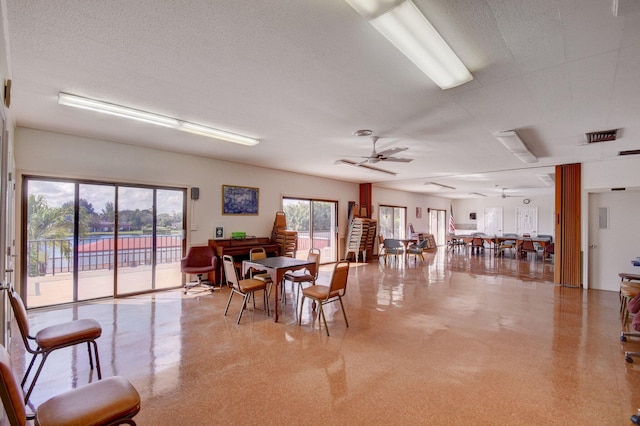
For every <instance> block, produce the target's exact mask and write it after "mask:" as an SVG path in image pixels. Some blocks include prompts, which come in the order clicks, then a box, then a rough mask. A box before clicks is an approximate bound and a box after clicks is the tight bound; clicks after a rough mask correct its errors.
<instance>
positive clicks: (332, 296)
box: [298, 260, 349, 336]
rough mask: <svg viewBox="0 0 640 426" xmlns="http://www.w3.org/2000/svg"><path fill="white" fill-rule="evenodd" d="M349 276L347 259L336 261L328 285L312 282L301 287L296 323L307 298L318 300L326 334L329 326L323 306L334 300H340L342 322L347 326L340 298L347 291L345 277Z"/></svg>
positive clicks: (299, 319) (299, 322)
mask: <svg viewBox="0 0 640 426" xmlns="http://www.w3.org/2000/svg"><path fill="white" fill-rule="evenodd" d="M348 278H349V261H347V260H341V261H339V262H338V263H336V265H335V267H334V268H333V275H332V277H331V283H330V284H329V286H326V285H319V284H314V285H312V286H310V287H306V288H303V289H302V301H301V302H300V313H299V315H298V325H300V324H301V322H302V307H303V306H304V299H305V298H309V299H311V300H313V301H314V302H318V305H320V312H319V313H318V316H319V317H320V316H322V321H323V322H324V328H325V329H326V331H327V336H328V335H329V327H328V326H327V319H326V317H325V315H324V308H323V306H324V305H326V304H328V303H331V302H335V301H336V300H337V301H339V302H340V307H341V308H342V316H344V322H345V323H346V324H347V327H349V321H347V314H346V313H345V311H344V304H343V303H342V298H343V297H344V295H345V294H346V292H347V279H348Z"/></svg>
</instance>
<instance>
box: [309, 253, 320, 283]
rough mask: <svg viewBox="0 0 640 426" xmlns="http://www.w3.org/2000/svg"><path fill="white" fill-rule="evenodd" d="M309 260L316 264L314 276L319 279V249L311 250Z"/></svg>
mask: <svg viewBox="0 0 640 426" xmlns="http://www.w3.org/2000/svg"><path fill="white" fill-rule="evenodd" d="M307 260H308V261H310V262H313V263H315V264H316V266H315V271H313V276H314V277H316V278H318V272H319V270H320V249H317V248H311V249H309V254H308V255H307Z"/></svg>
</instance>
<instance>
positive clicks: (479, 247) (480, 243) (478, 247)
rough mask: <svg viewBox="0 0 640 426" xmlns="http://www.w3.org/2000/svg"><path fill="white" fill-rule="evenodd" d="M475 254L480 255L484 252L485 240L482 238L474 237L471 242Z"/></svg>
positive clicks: (472, 251)
mask: <svg viewBox="0 0 640 426" xmlns="http://www.w3.org/2000/svg"><path fill="white" fill-rule="evenodd" d="M474 251H475V253H477V254H480V252H484V238H482V237H473V239H472V240H471V254H473V253H474Z"/></svg>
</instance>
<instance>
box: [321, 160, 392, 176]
mask: <svg viewBox="0 0 640 426" xmlns="http://www.w3.org/2000/svg"><path fill="white" fill-rule="evenodd" d="M334 164H346V165H349V166H356V167H362V168H364V169H369V170H372V171H374V172H380V173H386V174H388V175H393V176H395V175H396V174H397V173H394V172H390V171H388V170H384V169H379V168H377V167H373V166H370V165H368V164H367V161H366V160H365V161H363V162H362V163H356V162H355V161H351V160H346V159H344V158H343V159H340V160H336V161H335V163H334Z"/></svg>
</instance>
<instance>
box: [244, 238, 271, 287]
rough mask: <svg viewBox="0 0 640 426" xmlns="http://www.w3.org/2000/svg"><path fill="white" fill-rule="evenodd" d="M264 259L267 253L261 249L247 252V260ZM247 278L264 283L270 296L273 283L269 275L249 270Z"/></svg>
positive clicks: (254, 248)
mask: <svg viewBox="0 0 640 426" xmlns="http://www.w3.org/2000/svg"><path fill="white" fill-rule="evenodd" d="M266 258H267V252H266V251H265V249H264V248H263V247H253V248H252V249H251V250H249V260H260V259H266ZM249 278H253V279H256V280H260V281H264V282H265V283H266V284H267V286H268V287H269V291H268V294H271V286H272V285H273V281H272V280H271V274H269V273H268V272H267V271H266V270H260V269H256V268H250V269H249Z"/></svg>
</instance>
